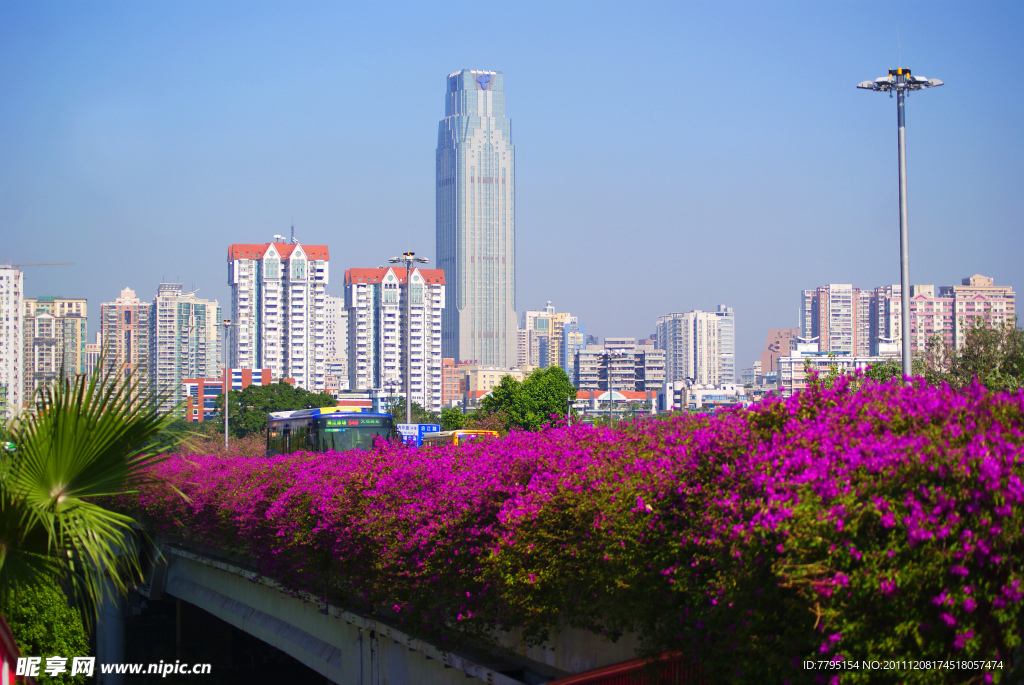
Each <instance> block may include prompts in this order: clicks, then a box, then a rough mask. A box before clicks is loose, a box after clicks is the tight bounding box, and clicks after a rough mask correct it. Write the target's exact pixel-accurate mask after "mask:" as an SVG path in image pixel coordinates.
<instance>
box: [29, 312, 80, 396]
mask: <svg viewBox="0 0 1024 685" xmlns="http://www.w3.org/2000/svg"><path fill="white" fill-rule="evenodd" d="M22 301H23V302H24V312H23V313H22V319H21V325H22V331H23V333H24V336H25V337H24V352H23V354H24V356H23V357H22V359H23V362H22V370H21V373H22V383H23V389H22V397H23V398H25V399H26V400H28V401H31V398H32V396H33V395H34V394H35V392H36V390H38V389H40V388H42V387H44V386H46V385H49V384H51V383H53V382H54V381H55V380H57V379H58V378H74V377H75V376H76V375H77V374H81V373H85V345H86V337H87V335H88V326H87V324H88V319H87V317H86V313H87V312H86V302H85V300H84V299H82V298H77V297H74V298H71V297H53V296H43V297H26V298H24V299H23V300H22ZM61 374H63V376H62V375H61Z"/></svg>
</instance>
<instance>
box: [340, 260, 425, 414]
mask: <svg viewBox="0 0 1024 685" xmlns="http://www.w3.org/2000/svg"><path fill="white" fill-rule="evenodd" d="M405 282H406V270H405V268H404V267H386V268H385V267H381V268H376V269H348V270H347V271H346V272H345V306H346V307H347V309H348V350H349V359H348V375H349V388H350V389H351V390H369V389H377V390H388V391H390V392H391V393H392V394H394V395H398V394H400V393H403V392H404V388H405V385H404V369H405V363H404V360H405V354H406V351H405V349H404V348H405V337H406V336H405V331H406V327H407V326H410V325H411V329H410V330H411V338H412V345H411V365H410V366H411V369H412V372H411V376H410V392H411V393H412V401H413V402H415V403H417V404H419V405H420V406H422V407H424V408H425V409H427V410H428V411H440V410H441V405H442V403H443V397H444V393H443V377H442V371H441V368H442V361H441V360H442V353H441V349H442V317H441V313H442V311H443V310H444V309H445V274H444V272H443V271H441V270H440V269H415V268H414V269H413V270H412V288H411V301H410V312H411V314H410V316H411V322H407V321H406V320H405V296H406V287H405Z"/></svg>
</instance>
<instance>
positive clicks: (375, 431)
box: [313, 414, 393, 452]
mask: <svg viewBox="0 0 1024 685" xmlns="http://www.w3.org/2000/svg"><path fill="white" fill-rule="evenodd" d="M392 426H393V422H392V419H391V417H390V416H360V415H358V414H355V415H352V414H348V415H346V414H341V415H338V414H334V415H328V416H321V417H318V418H316V419H314V421H313V429H314V432H315V436H314V445H313V451H315V452H328V451H330V450H334V451H335V452H341V451H342V450H368V449H370V448H371V447H373V439H374V438H376V437H378V436H381V437H389V436H390V435H391V434H392V432H393V429H392Z"/></svg>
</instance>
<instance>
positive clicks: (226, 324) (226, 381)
mask: <svg viewBox="0 0 1024 685" xmlns="http://www.w3.org/2000/svg"><path fill="white" fill-rule="evenodd" d="M230 326H231V319H224V340H223V342H222V343H221V349H222V350H223V351H224V383H223V390H224V451H225V452H227V450H228V391H229V390H230V388H231V381H230V379H229V377H228V376H229V374H228V363H229V362H228V328H229V327H230ZM201 399H202V398H200V400H201Z"/></svg>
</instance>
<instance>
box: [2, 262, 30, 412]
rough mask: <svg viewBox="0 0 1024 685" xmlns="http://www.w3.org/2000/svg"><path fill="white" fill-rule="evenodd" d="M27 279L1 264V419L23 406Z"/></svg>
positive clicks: (13, 268) (16, 270) (14, 269)
mask: <svg viewBox="0 0 1024 685" xmlns="http://www.w3.org/2000/svg"><path fill="white" fill-rule="evenodd" d="M24 294H25V276H24V274H22V273H21V270H20V269H17V268H15V267H13V266H10V265H0V420H5V419H9V418H11V417H12V416H14V414H15V413H16V412H17V411H18V410H19V409H20V408H21V404H22V395H21V391H22V387H21V386H22V373H21V372H22V369H21V366H22V356H23V354H22V352H23V348H22V322H21V316H22V307H23V306H24V305H23V304H22V298H23V297H24Z"/></svg>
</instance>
